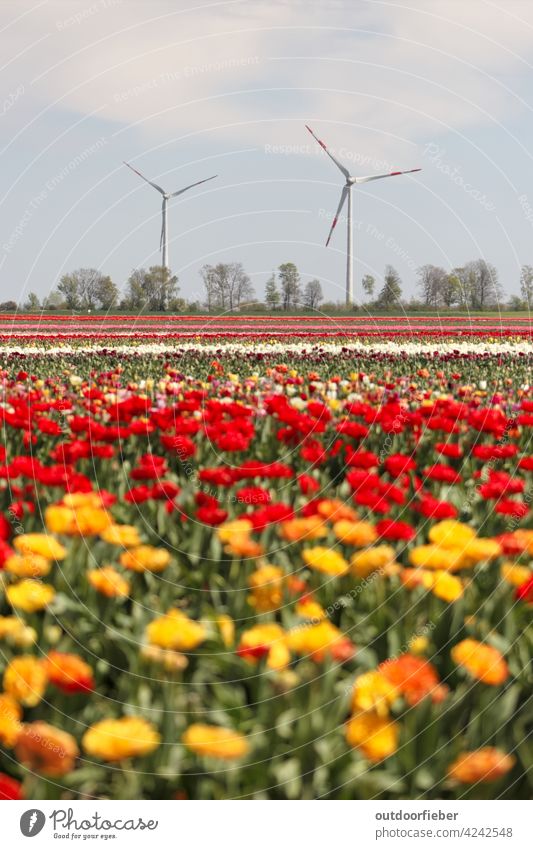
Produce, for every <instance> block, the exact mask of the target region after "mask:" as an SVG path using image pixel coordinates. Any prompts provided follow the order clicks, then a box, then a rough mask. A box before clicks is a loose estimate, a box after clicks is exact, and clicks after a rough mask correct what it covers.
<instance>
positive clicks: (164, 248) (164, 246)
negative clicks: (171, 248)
mask: <svg viewBox="0 0 533 849" xmlns="http://www.w3.org/2000/svg"><path fill="white" fill-rule="evenodd" d="M124 165H127V166H128V168H130V169H131V170H132V171H133V172H134V173H135V174H138V176H139V177H141V178H142V179H143V180H144V181H145V182H146V183H148V184H149V185H150V186H153V187H154V189H157V191H158V192H159V193H160V194H162V195H163V205H162V209H161V216H162V221H161V239H160V241H159V247H160V248H161V260H162V261H161V264H162V265H163V267H164V268H168V267H169V265H168V221H167V204H168V202H169V200H170V198H175V197H177V196H178V195H182V194H183V192H187V191H188V190H189V189H192V188H193V187H194V186H199V185H201V184H202V183H207V182H209V180H214V179H215V177H218V174H215V175H214V176H213V177H207V178H206V179H205V180H198V182H197V183H191V184H190V186H185V188H184V189H178V191H177V192H165V190H164V189H162V188H161V186H158V185H157V183H152V181H151V180H149V179H148V177H145V176H144V174H141V172H140V171H137V169H136V168H134V167H133V165H130V164H129V163H128V162H125V163H124Z"/></svg>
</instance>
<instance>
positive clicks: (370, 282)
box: [361, 274, 376, 299]
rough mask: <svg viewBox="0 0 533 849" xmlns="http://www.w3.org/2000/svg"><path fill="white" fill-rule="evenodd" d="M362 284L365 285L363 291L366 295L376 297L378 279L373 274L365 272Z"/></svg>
mask: <svg viewBox="0 0 533 849" xmlns="http://www.w3.org/2000/svg"><path fill="white" fill-rule="evenodd" d="M361 284H362V286H363V291H364V293H365V295H366V296H367V297H368V298H370V299H372V298H373V297H374V290H375V288H376V279H375V277H372V275H371V274H365V276H364V277H363V279H362V281H361Z"/></svg>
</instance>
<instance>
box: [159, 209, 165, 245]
mask: <svg viewBox="0 0 533 849" xmlns="http://www.w3.org/2000/svg"><path fill="white" fill-rule="evenodd" d="M164 235H165V201H164V200H163V207H162V211H161V237H160V239H159V250H161V248H162V247H163V238H164Z"/></svg>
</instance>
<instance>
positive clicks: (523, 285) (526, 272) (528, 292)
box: [520, 265, 533, 309]
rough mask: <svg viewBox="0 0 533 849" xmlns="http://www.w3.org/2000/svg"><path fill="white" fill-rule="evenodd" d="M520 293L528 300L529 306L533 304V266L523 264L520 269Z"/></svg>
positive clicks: (523, 298) (529, 307)
mask: <svg viewBox="0 0 533 849" xmlns="http://www.w3.org/2000/svg"><path fill="white" fill-rule="evenodd" d="M520 294H521V296H522V300H523V301H525V302H526V304H527V308H528V309H531V307H532V305H533V266H531V265H523V266H522V270H521V271H520Z"/></svg>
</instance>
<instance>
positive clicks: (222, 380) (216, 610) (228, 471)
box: [0, 316, 533, 799]
mask: <svg viewBox="0 0 533 849" xmlns="http://www.w3.org/2000/svg"><path fill="white" fill-rule="evenodd" d="M344 321H345V320H344V319H335V320H327V321H326V320H320V319H312V318H310V319H305V318H298V319H291V318H290V317H288V318H285V319H280V320H279V322H274V321H272V320H271V319H265V318H263V319H260V320H256V319H250V318H246V317H238V318H236V317H233V318H231V319H228V318H225V319H220V320H219V319H210V318H209V319H206V317H197V318H194V317H185V318H184V319H183V318H181V317H180V319H179V320H178V318H177V317H169V318H168V319H167V318H165V319H153V318H150V317H148V318H143V317H141V318H139V319H136V320H135V322H134V324H133V326H132V324H131V323H130V324H129V325H128V319H127V317H108V318H106V319H105V320H104V319H102V318H99V317H92V318H90V317H81V318H76V321H75V327H74V326H73V323H74V319H70V317H57V316H56V317H46V319H45V318H43V319H42V320H41V319H40V318H35V317H33V318H31V317H28V316H26V317H24V316H19V317H16V318H11V319H10V318H9V317H6V316H2V317H0V336H1V339H0V344H1V348H0V351H1V357H0V368H1V377H2V400H1V404H0V418H1V420H2V443H1V447H0V486H1V497H2V514H1V516H0V563H1V569H2V571H1V584H2V586H1V590H2V592H1V596H0V605H1V608H0V677H1V682H2V687H1V692H0V798H6V799H13V798H27V799H72V798H80V799H83V798H102V799H105V798H112V799H129V798H131V799H136V798H145V799H159V798H161V799H228V798H247V799H300V798H305V799H315V798H328V799H374V798H379V799H414V798H425V799H462V798H470V799H475V798H481V799H486V798H521V799H527V798H530V797H531V793H532V790H533V779H532V776H531V767H532V765H533V754H532V749H531V745H530V734H531V731H532V729H533V711H532V708H531V693H532V682H533V673H532V670H531V665H530V657H531V649H532V645H533V636H532V631H531V611H532V605H533V572H532V569H531V562H532V560H533V511H532V509H531V501H532V498H533V445H532V443H531V435H532V433H533V431H532V428H533V378H532V366H533V355H532V350H531V344H530V340H529V337H530V333H531V330H530V324H529V321H522V322H521V321H519V320H511V319H502V320H501V321H499V320H495V319H487V320H486V321H484V320H481V319H479V320H478V319H471V320H465V321H464V322H463V321H461V320H460V319H453V321H452V320H450V321H449V322H443V320H440V321H438V320H436V319H429V318H422V319H420V320H414V319H409V322H408V323H407V325H402V324H401V323H398V321H391V319H383V320H380V319H374V318H373V319H372V320H370V319H351V318H350V319H347V320H346V322H345V323H343V322H344ZM357 322H359V324H358V323H357ZM443 325H444V326H443ZM528 738H529V739H528Z"/></svg>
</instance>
